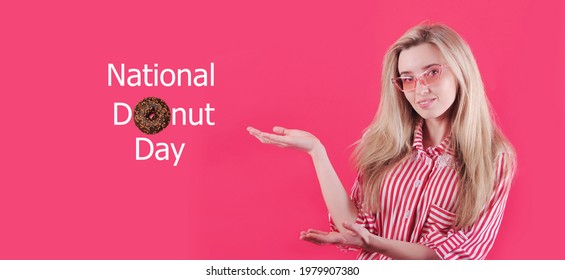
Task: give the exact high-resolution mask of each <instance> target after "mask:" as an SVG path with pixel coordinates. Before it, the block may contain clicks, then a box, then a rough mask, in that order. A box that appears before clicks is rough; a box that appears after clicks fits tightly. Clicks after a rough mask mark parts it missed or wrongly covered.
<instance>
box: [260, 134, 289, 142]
mask: <svg viewBox="0 0 565 280" xmlns="http://www.w3.org/2000/svg"><path fill="white" fill-rule="evenodd" d="M260 136H261V137H264V138H267V139H269V140H271V141H276V142H279V143H284V144H290V142H289V139H288V137H287V136H282V135H276V134H271V133H266V132H262V133H261V134H260Z"/></svg>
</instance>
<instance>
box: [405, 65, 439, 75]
mask: <svg viewBox="0 0 565 280" xmlns="http://www.w3.org/2000/svg"><path fill="white" fill-rule="evenodd" d="M436 65H441V63H432V64H428V65H426V66H424V67H422V70H424V71H425V70H427V69H428V68H430V67H432V66H436ZM403 74H412V71H402V72H400V75H403Z"/></svg>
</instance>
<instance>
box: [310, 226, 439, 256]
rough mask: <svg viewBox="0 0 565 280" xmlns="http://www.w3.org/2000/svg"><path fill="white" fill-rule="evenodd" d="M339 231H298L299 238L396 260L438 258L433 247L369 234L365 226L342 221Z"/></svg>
mask: <svg viewBox="0 0 565 280" xmlns="http://www.w3.org/2000/svg"><path fill="white" fill-rule="evenodd" d="M342 226H343V228H344V230H343V231H341V232H324V231H320V230H315V229H309V230H308V231H303V232H301V233H300V239H302V240H305V241H309V242H312V243H315V244H318V245H324V244H334V245H338V246H349V247H357V248H361V249H363V250H365V251H369V252H377V253H379V254H382V255H385V256H387V257H390V258H393V259H397V260H439V259H440V258H439V256H438V255H437V254H436V252H435V251H434V250H433V249H430V248H428V247H426V246H425V245H422V244H419V243H410V242H405V241H398V240H392V239H386V238H383V237H380V236H377V235H374V234H371V233H370V232H369V231H368V230H367V229H366V228H364V227H362V226H360V225H358V224H353V223H348V222H344V223H343V224H342Z"/></svg>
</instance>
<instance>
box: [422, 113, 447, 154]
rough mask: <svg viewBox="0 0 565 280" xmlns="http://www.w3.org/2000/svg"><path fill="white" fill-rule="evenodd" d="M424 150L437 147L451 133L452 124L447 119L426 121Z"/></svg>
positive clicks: (440, 118)
mask: <svg viewBox="0 0 565 280" xmlns="http://www.w3.org/2000/svg"><path fill="white" fill-rule="evenodd" d="M424 123H425V125H424V127H423V133H424V139H423V144H424V148H428V147H435V146H437V145H439V144H441V141H443V139H445V137H447V135H448V134H449V133H450V132H451V122H450V120H449V118H447V117H443V118H442V117H439V118H435V119H429V120H424Z"/></svg>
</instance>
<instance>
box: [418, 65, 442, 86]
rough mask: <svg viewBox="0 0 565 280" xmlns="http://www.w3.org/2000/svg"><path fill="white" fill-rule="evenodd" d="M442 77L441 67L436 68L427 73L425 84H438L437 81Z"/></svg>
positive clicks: (424, 77)
mask: <svg viewBox="0 0 565 280" xmlns="http://www.w3.org/2000/svg"><path fill="white" fill-rule="evenodd" d="M440 76H441V67H439V66H435V67H432V68H430V69H429V70H428V71H426V73H424V75H423V77H422V78H423V80H424V82H425V83H426V84H427V85H429V84H433V83H435V82H437V80H439V77H440Z"/></svg>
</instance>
